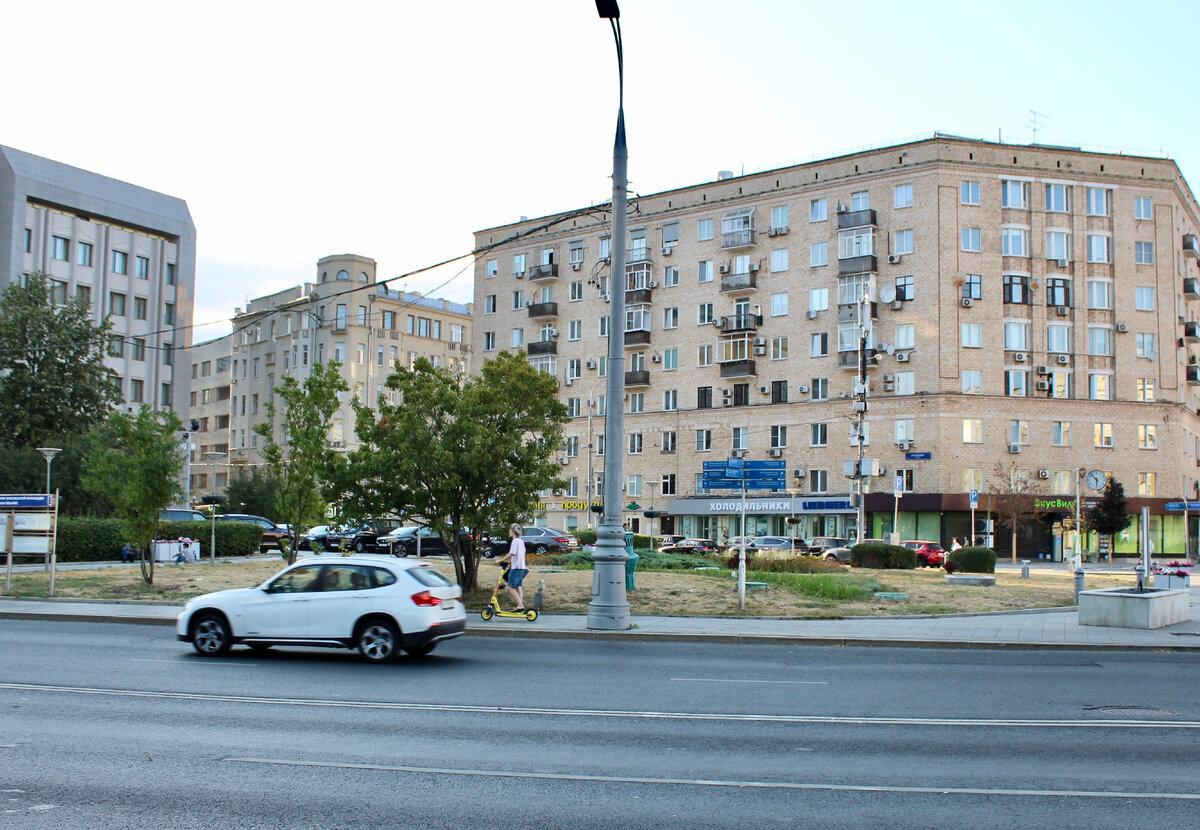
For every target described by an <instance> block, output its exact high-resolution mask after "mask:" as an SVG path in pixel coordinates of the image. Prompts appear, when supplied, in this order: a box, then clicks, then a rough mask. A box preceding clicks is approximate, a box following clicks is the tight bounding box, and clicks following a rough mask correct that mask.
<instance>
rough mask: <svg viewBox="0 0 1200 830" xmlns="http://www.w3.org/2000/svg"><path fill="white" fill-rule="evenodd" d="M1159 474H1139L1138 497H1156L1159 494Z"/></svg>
mask: <svg viewBox="0 0 1200 830" xmlns="http://www.w3.org/2000/svg"><path fill="white" fill-rule="evenodd" d="M1157 478H1158V473H1138V495H1139V496H1154V495H1156V494H1157V492H1158V491H1157V488H1156V479H1157Z"/></svg>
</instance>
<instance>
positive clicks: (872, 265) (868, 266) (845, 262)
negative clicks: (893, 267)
mask: <svg viewBox="0 0 1200 830" xmlns="http://www.w3.org/2000/svg"><path fill="white" fill-rule="evenodd" d="M878 270H879V259H878V258H877V257H875V256H874V255H872V254H864V255H863V256H850V257H846V258H845V259H839V260H838V274H839V275H841V274H869V273H874V272H876V271H878Z"/></svg>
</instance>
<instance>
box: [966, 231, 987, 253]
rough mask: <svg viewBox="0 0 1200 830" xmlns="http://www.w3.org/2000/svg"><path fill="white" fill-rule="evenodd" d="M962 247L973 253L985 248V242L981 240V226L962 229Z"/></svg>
mask: <svg viewBox="0 0 1200 830" xmlns="http://www.w3.org/2000/svg"><path fill="white" fill-rule="evenodd" d="M962 249H963V250H964V251H970V252H972V253H978V252H979V251H981V250H982V249H983V243H982V242H981V241H980V231H979V228H963V229H962Z"/></svg>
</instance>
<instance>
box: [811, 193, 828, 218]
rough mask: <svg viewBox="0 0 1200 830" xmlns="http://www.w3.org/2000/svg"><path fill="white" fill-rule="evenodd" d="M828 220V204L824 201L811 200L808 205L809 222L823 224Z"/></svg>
mask: <svg viewBox="0 0 1200 830" xmlns="http://www.w3.org/2000/svg"><path fill="white" fill-rule="evenodd" d="M828 218H829V210H828V203H827V202H826V201H825V200H824V199H813V200H812V201H810V202H809V203H808V221H809V222H824V221H825V220H826V219H828Z"/></svg>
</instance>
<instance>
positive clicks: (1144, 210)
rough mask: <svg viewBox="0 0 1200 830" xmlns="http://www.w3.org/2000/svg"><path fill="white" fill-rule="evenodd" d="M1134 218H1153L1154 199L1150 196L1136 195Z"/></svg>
mask: <svg viewBox="0 0 1200 830" xmlns="http://www.w3.org/2000/svg"><path fill="white" fill-rule="evenodd" d="M1133 218H1134V219H1153V218H1154V200H1153V199H1151V198H1150V197H1149V196H1135V197H1134V199H1133Z"/></svg>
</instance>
